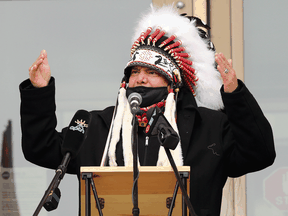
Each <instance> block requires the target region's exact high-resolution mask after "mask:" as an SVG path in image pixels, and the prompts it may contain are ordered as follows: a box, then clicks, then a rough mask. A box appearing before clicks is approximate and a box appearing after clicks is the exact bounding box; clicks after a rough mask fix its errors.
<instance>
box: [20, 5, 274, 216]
mask: <svg viewBox="0 0 288 216" xmlns="http://www.w3.org/2000/svg"><path fill="white" fill-rule="evenodd" d="M199 31H200V30H198V29H197V28H196V26H195V21H194V19H193V20H192V21H191V22H190V20H189V19H187V18H186V17H183V16H179V15H178V14H177V11H175V10H174V9H173V8H172V7H163V8H160V9H155V8H152V10H151V12H150V13H148V14H147V15H146V16H144V18H142V20H141V21H140V22H139V24H138V27H137V28H136V31H135V35H134V41H135V42H134V44H133V45H132V49H131V59H130V61H129V62H128V64H127V66H126V68H125V71H124V78H123V80H122V86H121V88H120V90H119V94H118V99H117V102H118V103H117V106H116V107H108V108H106V109H104V110H103V111H92V112H91V114H92V121H91V123H90V126H89V131H88V135H87V138H86V140H85V142H84V145H83V146H82V148H81V150H80V152H79V155H78V156H77V157H76V158H75V159H74V160H72V161H71V162H70V164H69V167H68V173H72V174H77V175H78V178H79V175H80V173H79V172H80V167H81V166H98V165H100V164H101V165H105V164H106V165H110V166H132V160H131V158H132V157H131V155H132V151H131V119H132V117H131V116H132V114H131V112H130V109H129V104H128V102H127V97H128V96H129V95H130V94H131V92H138V93H140V94H141V96H142V98H143V102H142V104H141V112H139V113H137V115H138V116H137V117H138V120H139V133H138V138H139V162H140V164H141V165H154V166H155V165H157V166H169V161H168V159H167V157H166V155H165V153H164V150H163V147H161V146H160V144H159V142H158V139H157V137H153V136H151V137H148V136H147V133H146V130H147V128H146V126H147V115H146V114H147V113H146V112H147V111H148V110H149V109H150V108H151V107H155V106H158V107H159V108H160V109H162V111H163V113H164V116H165V117H166V118H167V120H168V121H169V122H170V124H171V125H172V127H173V129H174V130H175V131H176V132H177V133H178V134H179V136H180V142H179V144H178V145H177V148H176V149H175V150H174V151H172V155H173V158H174V160H175V162H176V165H178V166H180V165H187V166H190V168H191V174H190V200H191V203H192V205H193V207H194V208H195V211H196V214H197V215H200V216H205V215H213V216H216V215H219V214H220V207H221V196H222V188H223V186H224V184H225V182H226V179H227V177H228V176H229V177H239V176H241V175H244V174H246V173H249V172H254V171H258V170H260V169H263V168H265V167H267V166H269V165H271V164H272V163H273V161H274V158H275V150H274V142H273V135H272V130H271V127H270V124H269V123H268V121H267V120H266V118H265V117H264V115H263V113H262V111H261V109H260V107H259V106H258V104H257V102H256V101H255V99H254V98H253V96H252V95H251V93H250V92H249V91H248V89H247V88H246V86H245V85H244V84H243V83H242V82H241V81H240V80H237V78H236V73H235V71H234V69H233V67H232V61H231V60H229V61H228V60H227V59H226V58H225V57H224V55H223V54H221V53H220V54H216V55H214V51H213V47H212V45H211V43H210V42H209V41H208V39H207V38H206V37H205V36H204V37H200V36H201V31H200V33H199ZM202 36H203V35H202ZM215 61H216V63H217V65H218V66H217V70H218V71H217V70H216V68H215ZM29 71H30V72H29V75H30V79H29V80H26V81H24V82H23V83H22V84H21V85H20V91H21V99H22V102H21V126H22V146H23V153H24V155H25V157H26V159H27V160H29V161H31V162H32V163H35V164H37V165H40V166H44V167H47V168H52V169H55V168H57V166H58V165H59V164H60V163H61V159H62V155H61V145H62V140H63V137H64V136H65V132H66V130H67V129H66V128H64V129H63V130H62V132H60V133H59V132H57V131H55V127H56V116H55V109H56V106H55V98H54V97H55V87H54V78H53V77H51V73H50V67H49V64H48V59H47V53H46V51H45V50H43V51H42V52H41V53H40V56H39V57H38V58H37V60H36V61H35V62H34V63H33V64H32V66H31V67H30V68H29ZM219 72H220V73H219ZM221 77H222V79H221ZM222 80H223V86H222V88H221V85H222ZM220 88H221V89H220ZM224 107H225V108H224ZM113 112H114V115H113ZM112 116H113V117H112ZM110 126H111V127H110ZM109 130H110V132H109ZM108 134H109V135H108ZM145 146H148V147H147V149H146V147H145ZM106 155H108V161H107V160H106ZM145 155H148V156H147V158H146V156H145ZM51 159H53V160H51Z"/></svg>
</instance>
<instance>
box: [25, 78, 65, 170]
mask: <svg viewBox="0 0 288 216" xmlns="http://www.w3.org/2000/svg"><path fill="white" fill-rule="evenodd" d="M20 96H21V105H20V106H21V107H20V115H21V130H22V150H23V153H24V156H25V158H26V159H27V160H28V161H30V162H32V163H34V164H37V165H39V166H43V167H46V168H52V169H56V168H57V167H58V166H59V165H60V163H61V160H62V158H63V156H62V154H61V143H62V140H63V132H57V131H56V130H55V128H56V125H57V120H56V114H55V111H56V105H55V80H54V78H53V77H51V80H50V82H49V85H48V86H46V87H43V88H34V87H32V86H31V82H30V80H29V79H28V80H25V81H24V82H22V83H21V84H20Z"/></svg>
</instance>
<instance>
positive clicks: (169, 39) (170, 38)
mask: <svg viewBox="0 0 288 216" xmlns="http://www.w3.org/2000/svg"><path fill="white" fill-rule="evenodd" d="M176 37H177V36H176V35H172V36H170V37H169V38H167V39H166V40H165V41H163V42H162V43H161V44H160V45H159V47H160V48H161V47H162V46H165V45H166V44H168V43H170V42H171V41H173V40H175V38H176Z"/></svg>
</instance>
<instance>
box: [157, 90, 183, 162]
mask: <svg viewBox="0 0 288 216" xmlns="http://www.w3.org/2000/svg"><path fill="white" fill-rule="evenodd" d="M175 110H176V103H175V100H174V93H169V94H168V97H167V99H166V105H165V112H164V116H165V117H166V119H167V120H168V122H169V123H170V124H171V126H172V128H173V129H174V130H175V131H176V132H177V134H179V132H178V128H177V124H176V121H175ZM170 151H171V154H172V157H173V159H174V162H175V164H176V166H183V155H182V148H181V142H180V141H179V143H178V145H177V147H176V149H175V150H170ZM157 166H170V162H169V160H168V158H167V155H166V152H165V149H164V147H162V146H161V147H160V150H159V154H158V161H157Z"/></svg>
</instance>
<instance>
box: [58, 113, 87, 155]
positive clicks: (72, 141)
mask: <svg viewBox="0 0 288 216" xmlns="http://www.w3.org/2000/svg"><path fill="white" fill-rule="evenodd" d="M90 121H91V114H90V113H89V112H88V111H86V110H78V111H77V112H76V113H75V115H74V117H73V118H72V120H71V122H70V124H69V127H68V129H67V132H66V135H65V137H64V140H63V145H62V148H61V152H62V154H63V155H65V154H66V153H67V152H70V154H71V158H72V159H73V158H75V157H76V156H77V154H78V152H79V150H80V148H81V145H82V144H83V142H84V140H85V138H86V136H87V131H88V126H89V124H90Z"/></svg>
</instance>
